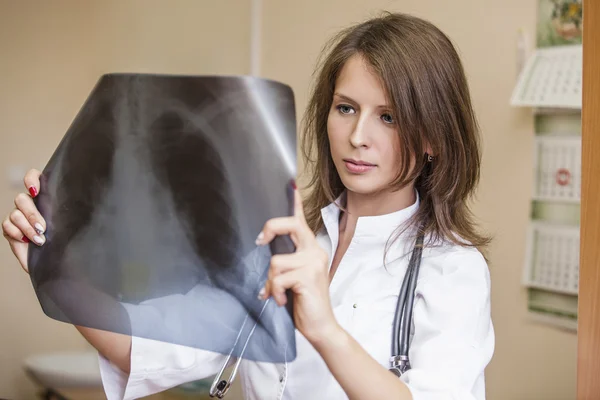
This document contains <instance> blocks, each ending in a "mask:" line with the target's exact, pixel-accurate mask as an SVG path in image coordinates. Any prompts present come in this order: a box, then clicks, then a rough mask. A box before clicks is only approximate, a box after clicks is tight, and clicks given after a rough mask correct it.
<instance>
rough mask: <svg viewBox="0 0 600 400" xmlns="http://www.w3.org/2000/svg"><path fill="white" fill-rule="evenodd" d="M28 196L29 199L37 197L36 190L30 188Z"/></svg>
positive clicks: (33, 187) (32, 187)
mask: <svg viewBox="0 0 600 400" xmlns="http://www.w3.org/2000/svg"><path fill="white" fill-rule="evenodd" d="M29 194H30V195H31V197H35V196H37V195H38V192H37V189H36V188H35V186H31V187H30V188H29Z"/></svg>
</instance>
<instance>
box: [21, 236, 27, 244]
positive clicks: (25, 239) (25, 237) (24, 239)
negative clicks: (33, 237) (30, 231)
mask: <svg viewBox="0 0 600 400" xmlns="http://www.w3.org/2000/svg"><path fill="white" fill-rule="evenodd" d="M21 240H22V241H24V242H25V243H29V238H28V237H27V236H23V237H22V238H21Z"/></svg>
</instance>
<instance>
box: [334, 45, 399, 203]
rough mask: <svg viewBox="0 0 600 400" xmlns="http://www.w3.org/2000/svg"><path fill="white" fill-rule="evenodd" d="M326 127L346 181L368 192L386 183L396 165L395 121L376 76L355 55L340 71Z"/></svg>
mask: <svg viewBox="0 0 600 400" xmlns="http://www.w3.org/2000/svg"><path fill="white" fill-rule="evenodd" d="M327 133H328V136H329V144H330V148H331V157H332V158H333V162H334V164H335V167H336V169H337V171H338V174H339V175H340V178H341V179H342V183H343V184H344V186H345V187H346V188H347V189H348V190H349V191H351V192H355V193H359V194H370V193H374V192H379V191H381V190H385V189H388V188H389V187H390V184H391V183H392V182H393V180H394V179H395V178H396V177H397V174H398V171H399V168H400V161H401V159H400V140H399V138H398V125H397V121H396V120H395V118H394V116H393V114H392V108H391V107H390V106H389V105H388V103H387V99H386V96H385V91H384V89H383V87H382V86H381V83H380V82H379V79H378V77H377V76H376V75H375V74H374V73H372V72H371V70H370V68H369V67H368V65H367V64H366V63H365V62H364V61H363V58H362V57H361V56H359V55H355V56H353V57H352V58H350V59H349V60H348V61H347V62H346V64H345V65H344V67H343V68H342V70H341V71H340V74H339V76H338V79H337V81H336V85H335V93H334V96H333V103H332V105H331V110H329V117H328V119H327Z"/></svg>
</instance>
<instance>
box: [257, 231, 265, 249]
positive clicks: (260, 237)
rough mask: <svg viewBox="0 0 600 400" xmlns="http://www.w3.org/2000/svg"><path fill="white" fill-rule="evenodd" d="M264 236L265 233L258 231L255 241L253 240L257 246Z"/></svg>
mask: <svg viewBox="0 0 600 400" xmlns="http://www.w3.org/2000/svg"><path fill="white" fill-rule="evenodd" d="M264 238H265V234H264V233H263V232H261V233H259V234H258V236H257V237H256V241H255V243H256V245H257V246H259V245H260V244H261V243H262V241H263V239H264Z"/></svg>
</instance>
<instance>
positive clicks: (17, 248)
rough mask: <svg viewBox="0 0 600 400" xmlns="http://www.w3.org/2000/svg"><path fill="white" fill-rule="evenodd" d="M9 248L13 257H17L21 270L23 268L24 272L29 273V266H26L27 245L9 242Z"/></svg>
mask: <svg viewBox="0 0 600 400" xmlns="http://www.w3.org/2000/svg"><path fill="white" fill-rule="evenodd" d="M10 247H11V250H12V252H13V253H14V255H15V257H17V260H18V261H19V264H21V268H23V269H24V270H25V272H27V273H29V266H28V265H27V249H28V247H29V245H28V244H27V243H20V242H17V241H12V240H11V242H10Z"/></svg>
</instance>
